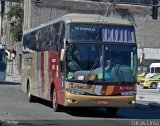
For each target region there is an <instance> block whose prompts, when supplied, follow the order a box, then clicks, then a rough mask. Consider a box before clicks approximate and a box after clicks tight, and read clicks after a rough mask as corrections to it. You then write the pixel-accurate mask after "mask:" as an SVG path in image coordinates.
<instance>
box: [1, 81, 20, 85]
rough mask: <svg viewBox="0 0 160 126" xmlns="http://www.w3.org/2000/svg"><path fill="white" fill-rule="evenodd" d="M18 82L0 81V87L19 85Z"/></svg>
mask: <svg viewBox="0 0 160 126" xmlns="http://www.w3.org/2000/svg"><path fill="white" fill-rule="evenodd" d="M20 84H21V83H19V82H8V81H0V85H20Z"/></svg>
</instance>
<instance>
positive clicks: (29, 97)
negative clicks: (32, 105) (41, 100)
mask: <svg viewBox="0 0 160 126" xmlns="http://www.w3.org/2000/svg"><path fill="white" fill-rule="evenodd" d="M27 94H28V101H29V102H34V96H33V95H31V91H30V85H29V84H28V86H27Z"/></svg>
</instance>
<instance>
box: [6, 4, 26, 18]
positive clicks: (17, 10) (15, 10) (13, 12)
mask: <svg viewBox="0 0 160 126" xmlns="http://www.w3.org/2000/svg"><path fill="white" fill-rule="evenodd" d="M7 15H8V18H12V17H14V16H15V18H19V19H22V17H23V8H22V7H21V6H20V5H19V4H16V5H14V6H11V7H10V10H9V11H8V13H7Z"/></svg>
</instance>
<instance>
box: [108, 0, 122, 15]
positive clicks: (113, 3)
mask: <svg viewBox="0 0 160 126" xmlns="http://www.w3.org/2000/svg"><path fill="white" fill-rule="evenodd" d="M119 1H120V0H114V2H112V3H111V4H110V5H109V7H108V8H107V12H106V16H107V17H109V12H110V9H111V7H112V6H115V5H116V4H117V3H118V2H119Z"/></svg>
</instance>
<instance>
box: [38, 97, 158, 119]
mask: <svg viewBox="0 0 160 126" xmlns="http://www.w3.org/2000/svg"><path fill="white" fill-rule="evenodd" d="M37 102H38V103H40V104H43V105H45V106H47V107H50V108H51V107H52V105H51V102H48V101H46V100H42V99H39V98H38V99H37ZM62 112H65V113H67V114H69V115H71V116H76V117H86V118H87V117H88V118H110V117H109V116H108V115H107V112H106V109H105V108H73V107H72V108H71V107H64V109H63V110H62ZM111 118H113V117H111ZM114 118H116V119H126V118H127V119H160V109H156V108H150V107H149V106H148V105H144V104H136V107H135V108H119V111H118V113H117V116H116V117H114Z"/></svg>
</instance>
